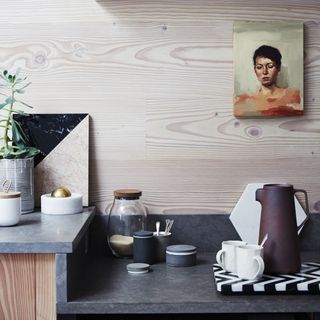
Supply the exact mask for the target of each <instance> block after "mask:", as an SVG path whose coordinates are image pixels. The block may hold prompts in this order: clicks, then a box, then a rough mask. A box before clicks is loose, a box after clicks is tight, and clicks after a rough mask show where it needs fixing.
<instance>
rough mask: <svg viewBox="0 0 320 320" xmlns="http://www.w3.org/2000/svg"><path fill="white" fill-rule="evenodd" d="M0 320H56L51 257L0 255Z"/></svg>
mask: <svg viewBox="0 0 320 320" xmlns="http://www.w3.org/2000/svg"><path fill="white" fill-rule="evenodd" d="M0 283H1V285H0V320H20V319H21V320H54V319H56V285H55V255H54V254H0Z"/></svg>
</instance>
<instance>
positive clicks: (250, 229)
mask: <svg viewBox="0 0 320 320" xmlns="http://www.w3.org/2000/svg"><path fill="white" fill-rule="evenodd" d="M264 184H265V183H249V184H248V185H247V187H246V188H245V190H244V191H243V193H242V195H241V197H240V199H239V201H238V202H237V204H236V205H235V207H234V209H233V210H232V212H231V214H230V217H229V218H230V220H231V222H232V224H233V226H234V227H235V229H236V230H237V232H238V234H239V236H240V238H241V239H242V240H243V241H246V242H248V243H252V244H258V241H259V229H260V216H261V204H260V202H258V201H256V190H257V189H258V188H262V187H263V185H264ZM294 201H295V207H296V218H297V225H299V224H300V223H301V222H302V221H303V220H304V219H305V218H306V216H307V215H306V213H305V211H304V209H303V208H302V206H301V204H300V203H299V201H298V200H297V198H296V197H295V199H294ZM301 230H302V228H301V229H300V231H301ZM300 231H299V232H300Z"/></svg>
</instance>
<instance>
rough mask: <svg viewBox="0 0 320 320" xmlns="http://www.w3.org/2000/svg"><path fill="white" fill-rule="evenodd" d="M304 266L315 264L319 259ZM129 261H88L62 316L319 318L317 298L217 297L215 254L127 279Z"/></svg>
mask: <svg viewBox="0 0 320 320" xmlns="http://www.w3.org/2000/svg"><path fill="white" fill-rule="evenodd" d="M303 258H304V260H305V259H307V261H315V262H316V261H318V262H319V261H320V260H319V259H320V255H319V253H317V254H314V253H311V252H309V253H306V254H305V255H303ZM130 262H132V260H121V259H115V258H111V257H106V256H105V257H103V256H100V257H97V256H96V257H90V259H88V260H87V263H85V264H84V265H82V275H81V276H78V278H77V285H76V286H75V287H74V288H73V289H74V290H73V292H72V295H70V297H69V299H68V301H64V302H58V304H57V310H58V313H61V314H83V313H86V314H99V313H100V314H129V313H130V314H149V313H159V314H160V313H163V314H178V313H184V314H186V313H191V314H195V313H197V314H200V313H212V314H216V313H260V312H265V313H282V312H290V313H291V312H294V313H295V312H320V303H319V302H320V295H272V296H270V295H256V296H254V295H248V296H226V295H222V294H220V293H218V292H217V290H216V287H215V284H214V276H213V272H212V264H213V263H214V262H215V254H214V253H200V254H198V263H197V265H196V266H194V267H188V268H173V267H167V266H166V264H165V263H159V264H155V265H153V266H152V271H151V272H149V273H147V274H142V275H132V274H129V273H128V272H127V271H126V265H127V264H128V263H130Z"/></svg>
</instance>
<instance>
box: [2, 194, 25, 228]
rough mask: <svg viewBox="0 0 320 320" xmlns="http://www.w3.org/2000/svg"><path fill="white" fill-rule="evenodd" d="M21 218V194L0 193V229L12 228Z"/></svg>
mask: <svg viewBox="0 0 320 320" xmlns="http://www.w3.org/2000/svg"><path fill="white" fill-rule="evenodd" d="M20 216H21V192H16V191H9V192H0V227H9V226H14V225H16V224H18V223H19V221H20Z"/></svg>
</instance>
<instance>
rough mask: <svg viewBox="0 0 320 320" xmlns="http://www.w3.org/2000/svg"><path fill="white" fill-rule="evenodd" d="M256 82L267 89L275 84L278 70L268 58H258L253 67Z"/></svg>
mask: <svg viewBox="0 0 320 320" xmlns="http://www.w3.org/2000/svg"><path fill="white" fill-rule="evenodd" d="M254 71H255V73H256V76H257V79H258V81H259V82H260V83H261V84H262V85H263V86H265V87H269V86H271V85H273V84H275V83H276V81H277V76H278V73H279V72H280V69H279V68H278V67H277V66H276V64H275V63H274V61H272V60H271V59H269V58H265V57H261V56H258V57H257V58H256V64H255V66H254Z"/></svg>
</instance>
